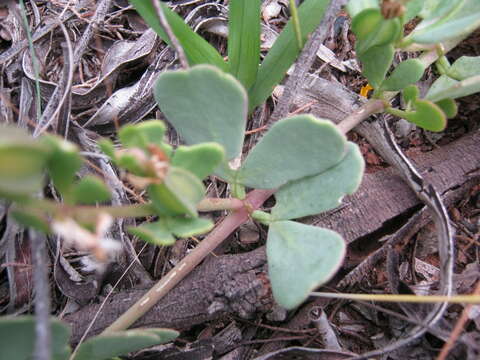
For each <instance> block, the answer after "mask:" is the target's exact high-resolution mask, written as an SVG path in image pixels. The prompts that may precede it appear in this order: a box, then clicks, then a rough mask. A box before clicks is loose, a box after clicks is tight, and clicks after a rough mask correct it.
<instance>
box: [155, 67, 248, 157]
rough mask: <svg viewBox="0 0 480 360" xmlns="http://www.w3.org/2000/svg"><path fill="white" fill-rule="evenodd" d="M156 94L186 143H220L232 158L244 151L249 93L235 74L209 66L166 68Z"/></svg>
mask: <svg viewBox="0 0 480 360" xmlns="http://www.w3.org/2000/svg"><path fill="white" fill-rule="evenodd" d="M154 94H155V99H156V101H157V103H158V105H159V107H160V109H161V110H162V111H163V113H164V114H165V116H166V117H167V119H168V121H169V122H170V123H171V124H172V125H173V126H174V127H175V129H176V130H177V132H178V133H179V134H180V135H181V136H182V137H183V139H184V140H185V141H186V143H187V144H189V145H194V144H198V143H202V142H217V143H219V144H220V145H222V146H223V147H224V149H225V152H226V155H227V159H229V160H230V159H233V158H235V157H237V156H238V155H239V154H240V153H241V150H242V145H243V138H244V132H245V123H246V118H247V95H246V93H245V90H244V89H243V88H242V86H241V84H240V83H239V82H238V81H237V80H236V79H235V78H233V76H231V75H229V74H225V73H223V72H221V71H220V70H218V69H216V68H214V67H212V66H208V65H199V66H195V67H192V68H191V69H189V70H183V71H167V72H165V73H162V74H161V75H160V76H159V77H158V80H157V82H156V84H155V90H154Z"/></svg>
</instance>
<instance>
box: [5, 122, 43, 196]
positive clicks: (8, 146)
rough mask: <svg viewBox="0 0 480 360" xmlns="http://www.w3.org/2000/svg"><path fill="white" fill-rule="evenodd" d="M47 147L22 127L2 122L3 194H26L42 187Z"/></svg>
mask: <svg viewBox="0 0 480 360" xmlns="http://www.w3.org/2000/svg"><path fill="white" fill-rule="evenodd" d="M47 158H48V149H46V148H45V147H44V146H42V145H41V144H39V143H38V142H35V141H34V140H33V139H30V138H29V137H28V135H27V134H26V133H24V132H23V131H22V130H20V129H14V128H10V127H5V126H0V195H1V196H2V197H6V198H16V197H23V196H26V195H31V194H33V193H35V192H38V191H40V190H41V188H42V186H43V170H44V168H45V165H46V162H47Z"/></svg>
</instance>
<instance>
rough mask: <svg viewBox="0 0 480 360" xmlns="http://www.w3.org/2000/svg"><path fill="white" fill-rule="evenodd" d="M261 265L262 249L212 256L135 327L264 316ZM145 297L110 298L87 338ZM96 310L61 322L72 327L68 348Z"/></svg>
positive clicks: (139, 292)
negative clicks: (256, 315)
mask: <svg viewBox="0 0 480 360" xmlns="http://www.w3.org/2000/svg"><path fill="white" fill-rule="evenodd" d="M265 265H266V258H265V250H264V249H263V248H259V249H257V250H254V251H252V252H249V253H245V254H240V255H225V256H219V257H212V258H210V259H209V260H207V261H206V262H205V263H204V264H203V265H201V266H200V267H198V268H197V269H195V270H194V271H193V272H192V273H191V274H190V275H189V276H188V278H187V279H185V280H184V281H183V282H182V283H180V284H179V285H178V286H177V287H175V288H174V289H173V290H172V291H171V292H170V293H168V294H167V295H166V296H165V297H164V298H163V299H162V300H161V301H160V302H159V303H158V304H157V305H155V307H154V308H153V309H152V310H150V311H149V312H148V313H147V314H146V315H145V316H143V317H142V318H140V319H139V320H138V321H137V322H136V323H135V324H134V325H133V327H167V328H174V329H179V330H181V329H187V328H189V327H191V326H193V325H195V324H200V323H203V322H205V321H210V320H214V319H216V318H219V317H220V316H222V315H224V314H226V313H234V314H236V315H238V316H240V317H242V318H249V317H252V316H253V315H254V314H255V313H256V312H257V311H265V310H267V309H268V308H269V306H270V303H271V301H272V300H271V295H270V291H269V287H268V283H267V282H266V281H265V271H266V269H265ZM145 292H146V290H145V289H132V290H127V291H122V292H120V293H117V294H114V295H112V296H111V297H110V298H108V299H107V302H106V304H105V306H104V308H103V309H102V310H101V311H100V313H99V315H98V317H97V319H96V321H95V322H94V324H93V326H92V328H91V330H90V332H89V334H88V336H89V337H90V336H93V335H96V334H98V333H99V332H100V331H102V330H103V329H104V328H105V327H106V326H108V325H110V323H111V322H113V321H114V320H115V319H116V318H118V317H119V316H120V315H121V314H122V313H123V312H125V311H126V310H127V309H128V308H129V307H130V306H131V305H132V304H133V303H134V302H135V301H137V300H138V299H139V298H140V297H141V296H143V295H144V294H145ZM99 307H100V304H93V305H88V306H85V307H83V308H82V309H80V310H79V311H77V312H75V313H73V314H70V315H68V316H66V317H65V318H64V320H65V321H66V322H67V323H70V324H71V325H72V337H71V342H72V343H77V342H78V341H79V339H80V337H81V336H82V335H83V333H84V332H85V330H86V328H87V326H88V325H89V323H90V321H91V319H93V317H94V316H95V314H96V312H97V311H98V310H99Z"/></svg>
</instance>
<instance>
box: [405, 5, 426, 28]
mask: <svg viewBox="0 0 480 360" xmlns="http://www.w3.org/2000/svg"><path fill="white" fill-rule="evenodd" d="M424 4H425V0H410V1H408V2H407V3H406V7H407V11H406V12H405V18H404V23H407V22H409V21H410V20H412V19H413V18H414V17H416V16H417V15H419V14H420V12H421V11H422V9H423V6H424Z"/></svg>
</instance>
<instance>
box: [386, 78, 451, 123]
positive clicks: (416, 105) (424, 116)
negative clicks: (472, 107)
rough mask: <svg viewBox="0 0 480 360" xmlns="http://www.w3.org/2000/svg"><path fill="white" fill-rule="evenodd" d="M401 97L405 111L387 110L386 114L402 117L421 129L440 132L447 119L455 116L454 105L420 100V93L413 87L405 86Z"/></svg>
mask: <svg viewBox="0 0 480 360" xmlns="http://www.w3.org/2000/svg"><path fill="white" fill-rule="evenodd" d="M402 95H403V102H404V103H405V105H406V108H407V109H406V111H400V110H397V109H387V112H390V113H392V114H394V115H397V116H399V117H402V118H404V119H406V120H408V121H410V122H412V123H414V124H416V125H417V126H420V127H421V128H423V129H426V130H429V131H442V130H443V129H445V126H446V125H447V117H453V116H455V113H456V105H455V104H450V103H447V102H443V103H433V102H432V101H429V100H426V99H420V98H419V95H420V91H419V90H418V88H417V87H416V86H415V85H410V86H407V87H406V88H405V89H404V90H403V92H402ZM452 105H453V108H452Z"/></svg>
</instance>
